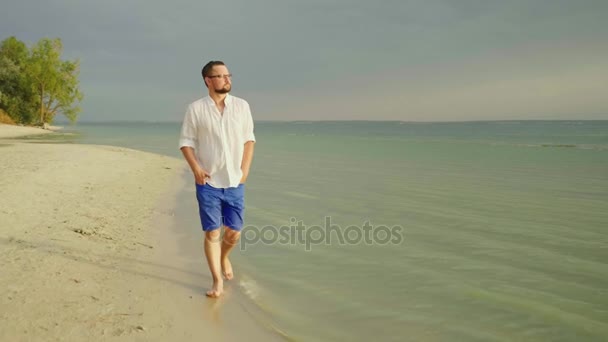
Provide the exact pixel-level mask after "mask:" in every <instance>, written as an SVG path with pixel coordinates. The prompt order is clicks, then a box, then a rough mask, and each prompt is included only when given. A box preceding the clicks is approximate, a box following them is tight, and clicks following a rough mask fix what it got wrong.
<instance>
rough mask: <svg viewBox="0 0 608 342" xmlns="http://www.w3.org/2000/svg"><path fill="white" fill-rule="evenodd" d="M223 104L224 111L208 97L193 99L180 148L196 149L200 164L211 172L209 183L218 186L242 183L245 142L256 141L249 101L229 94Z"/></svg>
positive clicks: (228, 186) (184, 123)
mask: <svg viewBox="0 0 608 342" xmlns="http://www.w3.org/2000/svg"><path fill="white" fill-rule="evenodd" d="M224 103H225V107H224V113H223V114H222V113H220V112H219V110H218V109H217V106H216V105H215V102H214V101H213V99H212V98H211V97H209V96H206V97H203V98H202V99H200V100H197V101H194V102H192V103H191V104H190V105H189V106H188V109H187V110H186V116H185V117H184V122H183V124H182V131H181V136H180V140H179V147H180V148H182V147H184V146H189V147H192V148H194V150H195V155H196V158H197V161H198V163H199V165H200V166H201V167H202V168H203V169H205V171H207V172H208V173H209V174H210V175H211V177H210V178H208V179H207V181H208V183H209V184H210V185H211V186H213V187H215V188H233V187H237V186H238V185H239V183H240V181H241V178H242V177H243V171H241V162H242V160H243V151H244V148H245V146H244V145H245V143H246V142H248V141H255V135H254V134H253V118H252V117H251V109H250V108H249V103H247V101H245V100H243V99H241V98H238V97H236V96H231V95H230V94H228V95H227V96H226V98H225V99H224Z"/></svg>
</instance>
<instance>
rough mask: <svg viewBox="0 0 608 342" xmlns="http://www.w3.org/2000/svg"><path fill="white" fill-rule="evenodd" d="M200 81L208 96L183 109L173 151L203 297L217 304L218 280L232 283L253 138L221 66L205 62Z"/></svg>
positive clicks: (245, 107) (246, 112) (247, 115)
mask: <svg viewBox="0 0 608 342" xmlns="http://www.w3.org/2000/svg"><path fill="white" fill-rule="evenodd" d="M202 75H203V80H204V82H205V86H207V88H208V91H209V96H206V97H203V98H202V99H199V100H198V101H195V102H193V103H191V104H190V105H189V106H188V109H187V111H186V116H185V118H184V122H183V124H182V131H181V137H180V143H179V145H180V150H181V151H182V153H183V155H184V158H186V161H187V162H188V164H189V165H190V168H191V169H192V173H193V174H194V181H195V183H196V198H197V200H198V205H199V214H200V218H201V224H202V227H203V231H204V235H205V240H204V250H205V256H206V258H207V263H208V265H209V270H210V271H211V275H212V277H213V286H212V288H211V289H210V290H209V291H207V296H208V297H212V298H217V297H219V296H221V295H222V292H223V286H224V279H223V278H222V275H223V276H224V278H225V279H226V280H230V279H232V278H233V277H234V272H233V270H232V265H231V264H230V260H229V259H228V254H229V253H230V250H232V248H233V247H234V246H235V245H236V244H237V242H238V241H239V238H240V234H241V229H242V228H243V214H244V209H245V207H244V192H245V185H244V184H245V181H246V180H247V176H248V175H249V168H250V166H251V160H252V158H253V145H254V143H255V136H254V134H253V119H252V117H251V110H250V108H249V104H248V103H247V101H245V100H243V99H240V98H238V97H236V96H231V95H230V94H229V92H230V90H231V88H232V81H231V79H232V75H231V74H230V72H229V71H228V68H227V67H226V65H224V63H223V62H221V61H211V62H209V63H207V64H206V65H205V66H204V67H203V70H202ZM222 227H224V235H223V239H222V240H220V231H221V228H222ZM220 270H221V273H220Z"/></svg>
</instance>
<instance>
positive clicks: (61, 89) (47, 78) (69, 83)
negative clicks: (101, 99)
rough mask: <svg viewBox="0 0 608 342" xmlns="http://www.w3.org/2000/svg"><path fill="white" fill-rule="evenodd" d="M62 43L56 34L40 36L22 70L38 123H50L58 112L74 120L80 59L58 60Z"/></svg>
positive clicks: (78, 97)
mask: <svg viewBox="0 0 608 342" xmlns="http://www.w3.org/2000/svg"><path fill="white" fill-rule="evenodd" d="M62 50H63V45H62V44H61V40H60V39H59V38H56V39H48V38H43V39H41V40H40V41H38V43H36V44H35V45H34V46H33V47H32V50H31V54H30V58H29V62H28V66H27V68H25V71H26V74H27V75H28V76H29V79H30V80H31V82H32V87H33V90H34V91H35V92H36V94H37V97H38V102H39V106H40V108H39V116H40V123H42V124H43V123H51V122H52V121H53V119H54V118H55V115H57V114H58V113H62V114H63V115H65V116H66V117H67V118H68V119H69V120H70V122H74V121H76V119H77V117H78V114H79V113H80V111H81V108H80V107H79V106H78V104H79V102H80V101H82V98H83V94H82V93H81V92H80V89H79V88H78V85H79V81H78V74H79V72H80V69H79V66H80V63H79V61H78V60H76V61H62V60H61V58H60V57H61V52H62Z"/></svg>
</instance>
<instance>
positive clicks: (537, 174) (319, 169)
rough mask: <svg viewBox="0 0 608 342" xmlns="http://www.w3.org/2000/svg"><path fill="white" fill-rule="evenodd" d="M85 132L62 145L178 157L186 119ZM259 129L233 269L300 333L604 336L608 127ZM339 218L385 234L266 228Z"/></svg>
mask: <svg viewBox="0 0 608 342" xmlns="http://www.w3.org/2000/svg"><path fill="white" fill-rule="evenodd" d="M75 130H76V131H77V132H78V134H77V135H74V136H64V137H63V138H61V139H63V140H64V141H66V140H68V141H73V142H79V143H101V144H111V145H120V146H126V147H132V148H137V149H142V150H147V151H151V152H157V153H163V154H168V155H173V156H178V157H179V156H180V153H179V150H177V140H178V134H179V124H144V123H130V124H83V125H80V126H78V127H76V128H75ZM256 136H257V140H258V142H257V144H256V152H255V157H254V163H253V167H252V171H251V176H250V179H249V181H248V185H247V188H248V190H247V207H248V209H247V214H246V221H247V224H248V225H251V227H248V228H247V229H248V230H249V232H250V233H249V236H247V233H245V238H244V239H243V241H245V242H250V243H249V244H246V245H244V246H243V245H241V249H242V250H241V251H237V252H236V253H235V261H236V265H237V267H238V269H237V270H238V271H239V272H240V285H241V288H242V290H243V291H244V293H246V294H247V295H248V296H249V298H250V299H251V305H254V306H255V307H256V308H257V310H258V311H259V312H263V313H264V317H265V320H267V323H270V324H272V325H273V326H275V327H276V328H277V329H280V330H281V331H283V332H284V333H285V334H287V335H289V336H290V337H292V338H293V339H294V340H302V341H326V340H335V341H351V340H357V341H367V340H371V339H374V340H383V341H403V340H412V341H435V340H441V341H513V340H550V341H560V340H563V341H572V340H606V339H607V338H608V264H607V260H608V229H607V227H608V121H555V122H551V121H505V122H467V123H402V122H289V123H280V122H260V123H257V124H256ZM193 200H194V199H193ZM193 215H196V213H193ZM327 218H329V219H330V220H331V223H332V224H334V225H338V226H339V229H338V230H339V231H340V232H342V233H343V232H344V230H345V229H346V228H347V227H349V226H354V227H353V228H350V231H351V233H354V235H356V232H357V231H359V232H361V231H362V228H361V227H363V225H364V224H365V222H368V223H370V225H371V226H372V228H373V229H372V233H374V234H375V233H376V232H379V233H378V234H379V235H378V236H376V237H375V238H374V239H372V240H373V241H367V242H366V241H364V240H365V239H360V241H359V242H357V243H355V242H351V243H348V242H347V241H344V243H343V244H340V243H339V241H337V234H338V233H337V232H336V231H335V230H334V232H333V233H332V234H336V235H330V236H331V238H332V239H331V241H329V243H318V244H312V245H308V246H307V243H306V241H295V242H294V243H289V241H278V239H273V238H274V237H273V236H271V235H272V232H273V231H274V230H273V228H272V227H267V228H264V227H266V226H273V227H276V229H279V227H280V226H288V228H287V229H291V228H289V226H292V225H295V224H294V222H300V221H301V222H302V224H303V225H304V226H305V227H306V229H305V230H304V237H306V235H307V234H308V235H309V236H308V239H307V241H308V242H310V241H311V240H312V239H314V238H319V237H320V236H321V235H320V234H322V233H321V231H322V230H323V229H322V228H323V226H324V222H325V220H326V219H327ZM313 225H319V226H321V228H320V229H317V230H316V234H313V233H312V232H313V231H314V230H315V229H313V228H311V226H313ZM381 225H384V226H386V227H387V229H389V230H388V232H389V233H387V230H386V229H383V228H382V229H381V228H380V227H379V226H381ZM395 227H398V228H400V229H401V230H399V231H396V230H395V231H390V229H393V228H395ZM263 229H264V231H265V232H266V233H267V235H266V238H267V240H268V241H266V243H264V242H262V241H258V243H257V244H253V242H254V240H256V241H257V240H260V239H259V236H252V233H255V232H257V233H260V234H261V232H262V230H263ZM285 231H287V230H284V231H283V232H285ZM382 232H384V233H382ZM381 233H382V234H381ZM253 235H255V234H253ZM334 237H335V239H334ZM356 237H357V236H355V238H356ZM385 237H390V238H393V239H394V240H393V242H394V243H391V242H389V243H385V244H383V243H381V242H383V240H386V239H384V238H385ZM351 238H352V240H357V239H355V238H353V237H352V235H351ZM318 240H319V239H317V240H316V241H318ZM307 247H308V248H307Z"/></svg>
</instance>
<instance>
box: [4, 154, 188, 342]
mask: <svg viewBox="0 0 608 342" xmlns="http://www.w3.org/2000/svg"><path fill="white" fill-rule="evenodd" d="M183 165H184V163H183V162H182V161H180V160H177V159H174V158H170V157H164V156H159V155H154V154H150V153H145V152H139V151H133V150H129V149H124V148H117V147H107V146H86V145H69V144H66V145H57V144H22V143H16V144H12V145H0V341H23V340H28V341H30V340H33V341H38V340H40V341H42V340H44V341H55V340H61V341H87V340H95V341H99V340H106V339H110V340H112V339H120V340H157V339H162V338H157V337H161V336H165V335H167V332H168V331H170V329H171V321H172V317H168V316H170V311H167V310H160V308H161V307H162V305H163V303H162V302H161V301H159V300H157V299H156V298H157V297H158V295H159V294H160V293H161V292H162V291H163V287H162V286H161V284H159V282H154V281H151V280H150V279H151V277H150V275H149V274H146V273H142V272H141V271H140V268H142V267H140V266H141V265H144V264H146V260H150V259H151V258H152V256H153V254H154V251H155V246H154V244H155V241H154V239H153V238H152V237H151V235H150V234H149V232H148V228H149V226H150V225H149V219H150V217H151V215H152V214H153V212H154V210H155V209H154V208H155V205H156V203H157V202H158V201H159V197H160V196H161V195H162V194H163V193H164V192H165V191H166V190H167V189H168V187H169V186H170V184H171V182H172V181H173V180H174V179H175V176H176V174H177V173H178V171H179V170H181V169H182V167H183ZM152 280H153V279H152Z"/></svg>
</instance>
